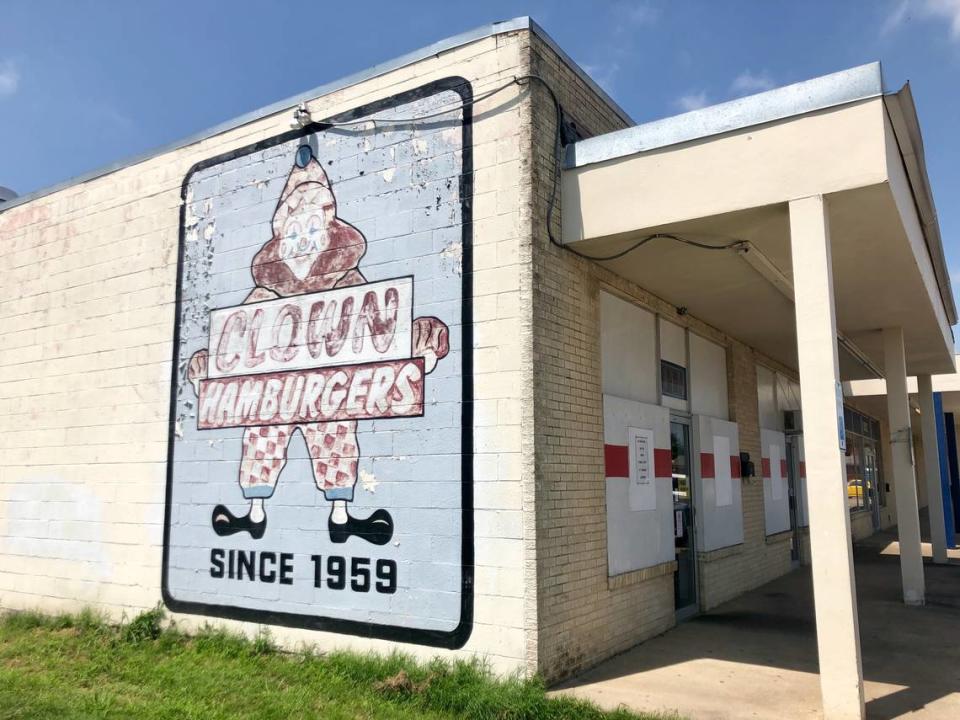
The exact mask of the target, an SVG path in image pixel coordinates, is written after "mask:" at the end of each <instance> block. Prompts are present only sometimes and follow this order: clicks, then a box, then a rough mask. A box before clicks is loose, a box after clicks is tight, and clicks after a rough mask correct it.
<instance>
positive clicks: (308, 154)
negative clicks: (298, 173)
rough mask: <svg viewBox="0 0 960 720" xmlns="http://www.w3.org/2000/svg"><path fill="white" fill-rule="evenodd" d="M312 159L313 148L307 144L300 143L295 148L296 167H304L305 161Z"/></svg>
mask: <svg viewBox="0 0 960 720" xmlns="http://www.w3.org/2000/svg"><path fill="white" fill-rule="evenodd" d="M313 159H314V157H313V148H311V147H310V146H309V145H301V146H300V147H299V148H298V149H297V167H302V168H305V167H306V166H307V163H309V162H310V161H311V160H313Z"/></svg>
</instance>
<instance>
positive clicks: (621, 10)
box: [614, 2, 660, 31]
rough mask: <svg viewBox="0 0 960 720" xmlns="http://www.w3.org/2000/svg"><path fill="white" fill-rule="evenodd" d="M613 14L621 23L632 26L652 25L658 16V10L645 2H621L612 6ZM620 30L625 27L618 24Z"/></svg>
mask: <svg viewBox="0 0 960 720" xmlns="http://www.w3.org/2000/svg"><path fill="white" fill-rule="evenodd" d="M614 14H615V15H616V16H617V19H618V20H620V21H621V22H622V23H626V24H628V25H632V26H634V27H636V26H640V25H653V24H654V23H655V22H656V21H657V19H658V18H659V17H660V11H659V10H657V8H655V7H652V6H651V5H650V4H649V3H646V2H622V3H619V4H617V5H615V6H614ZM619 29H620V30H621V31H622V30H624V29H626V28H624V27H623V25H620V26H619Z"/></svg>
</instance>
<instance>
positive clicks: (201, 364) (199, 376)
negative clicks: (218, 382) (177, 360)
mask: <svg viewBox="0 0 960 720" xmlns="http://www.w3.org/2000/svg"><path fill="white" fill-rule="evenodd" d="M206 377H207V351H206V350H197V351H196V352H195V353H194V354H193V357H191V358H190V365H189V366H187V380H189V381H190V382H191V383H192V384H193V391H194V392H195V393H196V394H197V397H200V381H201V380H203V379H204V378H206Z"/></svg>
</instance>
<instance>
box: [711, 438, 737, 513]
mask: <svg viewBox="0 0 960 720" xmlns="http://www.w3.org/2000/svg"><path fill="white" fill-rule="evenodd" d="M713 468H714V469H713V472H714V480H713V486H714V490H715V492H716V497H717V507H724V506H726V505H733V478H732V477H731V475H730V438H728V437H726V436H724V435H714V436H713Z"/></svg>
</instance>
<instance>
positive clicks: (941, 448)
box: [933, 393, 957, 548]
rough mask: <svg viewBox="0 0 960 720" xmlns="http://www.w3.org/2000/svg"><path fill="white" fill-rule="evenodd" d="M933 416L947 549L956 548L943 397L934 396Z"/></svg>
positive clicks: (938, 394) (939, 394)
mask: <svg viewBox="0 0 960 720" xmlns="http://www.w3.org/2000/svg"><path fill="white" fill-rule="evenodd" d="M933 414H934V416H935V419H936V422H937V452H938V453H939V455H940V492H941V493H942V495H943V525H944V528H946V534H947V547H948V548H955V547H956V546H957V543H956V535H957V526H956V524H955V523H954V517H953V503H952V501H951V497H950V495H951V493H950V466H949V463H948V461H947V426H946V423H945V422H944V417H943V396H942V394H941V393H934V394H933Z"/></svg>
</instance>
